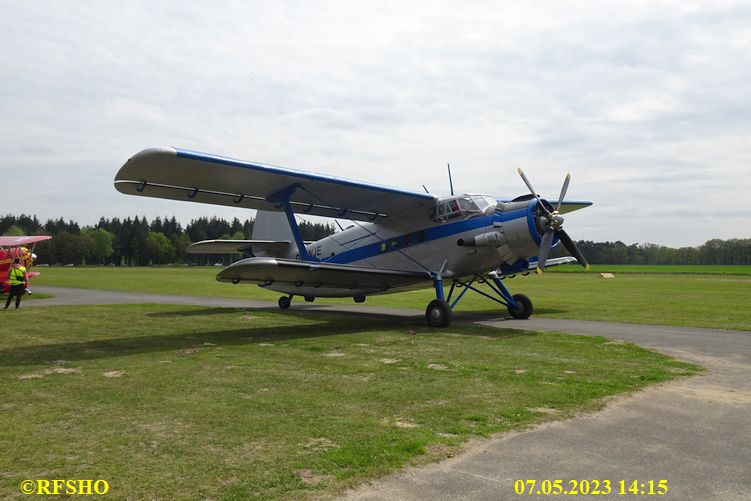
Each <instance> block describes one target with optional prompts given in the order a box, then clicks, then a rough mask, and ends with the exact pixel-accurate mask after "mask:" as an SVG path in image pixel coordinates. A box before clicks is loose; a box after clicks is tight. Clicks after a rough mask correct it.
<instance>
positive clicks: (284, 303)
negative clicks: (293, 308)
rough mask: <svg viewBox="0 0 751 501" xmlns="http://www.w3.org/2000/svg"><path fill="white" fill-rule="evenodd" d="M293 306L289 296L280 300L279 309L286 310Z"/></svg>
mask: <svg viewBox="0 0 751 501" xmlns="http://www.w3.org/2000/svg"><path fill="white" fill-rule="evenodd" d="M291 304H292V299H291V298H289V297H287V296H282V297H280V298H279V308H281V309H283V310H286V309H287V308H289V305H291Z"/></svg>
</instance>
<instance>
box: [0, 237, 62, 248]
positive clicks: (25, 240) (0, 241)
mask: <svg viewBox="0 0 751 501" xmlns="http://www.w3.org/2000/svg"><path fill="white" fill-rule="evenodd" d="M51 238H52V237H50V236H48V235H37V236H33V237H11V236H7V235H6V236H2V237H0V247H21V246H24V245H29V244H33V243H36V242H43V241H44V240H49V239H51Z"/></svg>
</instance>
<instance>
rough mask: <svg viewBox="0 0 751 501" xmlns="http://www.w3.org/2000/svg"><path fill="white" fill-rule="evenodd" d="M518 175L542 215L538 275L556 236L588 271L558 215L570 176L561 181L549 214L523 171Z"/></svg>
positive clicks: (561, 218) (543, 266) (542, 269)
mask: <svg viewBox="0 0 751 501" xmlns="http://www.w3.org/2000/svg"><path fill="white" fill-rule="evenodd" d="M519 175H520V176H521V178H522V181H524V184H526V185H527V188H529V191H530V192H531V193H532V195H533V196H534V197H535V198H536V199H537V204H538V207H540V211H541V213H542V217H541V220H542V222H543V224H544V225H545V233H543V235H542V239H541V241H540V253H539V255H538V261H537V271H538V272H539V273H542V272H543V271H544V270H545V263H546V262H547V260H548V256H549V255H550V245H551V244H552V243H553V237H556V236H557V237H558V239H559V240H560V241H561V243H563V246H564V247H565V248H566V250H567V251H568V252H569V253H570V254H571V255H572V256H574V257H575V258H576V260H577V261H578V263H579V264H580V265H582V266H583V267H584V268H585V269H589V263H587V260H586V259H585V258H584V255H583V254H582V253H581V251H580V250H579V248H578V247H577V246H576V244H575V243H574V241H573V240H571V237H569V236H568V233H566V231H565V230H564V229H563V217H562V216H561V215H560V214H559V211H560V210H561V204H562V203H563V198H564V197H565V196H566V191H568V185H569V182H570V181H571V174H566V179H565V180H564V181H563V186H562V187H561V194H560V196H559V197H558V204H557V205H556V207H555V209H554V210H553V212H550V210H549V209H548V207H547V206H546V205H545V204H544V203H543V202H542V199H541V198H540V195H538V194H537V192H536V191H535V189H534V188H533V187H532V183H530V182H529V179H527V176H525V175H524V171H522V170H521V169H519Z"/></svg>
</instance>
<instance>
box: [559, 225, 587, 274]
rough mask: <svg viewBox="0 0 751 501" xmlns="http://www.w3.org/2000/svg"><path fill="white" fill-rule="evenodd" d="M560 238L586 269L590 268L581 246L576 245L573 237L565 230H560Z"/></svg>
mask: <svg viewBox="0 0 751 501" xmlns="http://www.w3.org/2000/svg"><path fill="white" fill-rule="evenodd" d="M558 238H560V239H561V242H562V243H563V246H564V247H565V248H566V250H567V251H569V253H570V254H571V255H572V256H574V257H575V258H576V260H577V261H578V262H579V264H580V265H582V266H583V267H584V269H587V270H588V269H589V263H588V262H587V260H586V259H585V258H584V254H582V253H581V251H580V250H579V248H578V247H577V246H576V244H575V243H574V241H573V240H571V237H569V236H568V233H566V232H565V231H564V230H558Z"/></svg>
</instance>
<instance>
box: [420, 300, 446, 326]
mask: <svg viewBox="0 0 751 501" xmlns="http://www.w3.org/2000/svg"><path fill="white" fill-rule="evenodd" d="M425 320H427V321H428V325H429V326H431V327H448V326H449V324H450V323H451V307H450V306H449V304H448V303H447V302H446V301H441V300H440V299H434V300H432V301H431V302H430V304H428V307H427V308H426V309H425Z"/></svg>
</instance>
